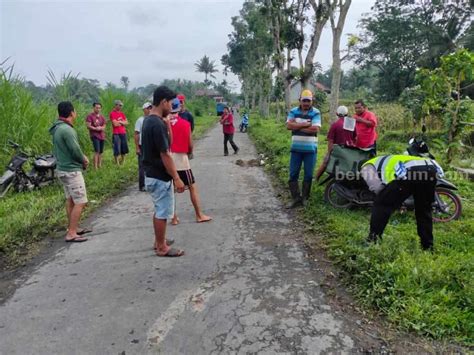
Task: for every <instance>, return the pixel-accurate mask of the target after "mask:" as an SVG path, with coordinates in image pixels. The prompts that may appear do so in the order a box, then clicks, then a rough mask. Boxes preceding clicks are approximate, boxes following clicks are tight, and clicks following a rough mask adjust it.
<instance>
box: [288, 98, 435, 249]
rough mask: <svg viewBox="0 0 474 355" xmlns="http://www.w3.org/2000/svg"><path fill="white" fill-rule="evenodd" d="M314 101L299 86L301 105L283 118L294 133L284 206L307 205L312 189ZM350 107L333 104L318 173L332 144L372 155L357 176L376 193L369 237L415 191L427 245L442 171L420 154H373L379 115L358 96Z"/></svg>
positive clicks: (316, 127) (375, 236) (373, 238)
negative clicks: (333, 115) (351, 110)
mask: <svg viewBox="0 0 474 355" xmlns="http://www.w3.org/2000/svg"><path fill="white" fill-rule="evenodd" d="M313 104H314V101H313V94H312V92H311V91H310V90H304V91H302V93H301V95H300V99H299V106H298V107H295V108H293V109H292V110H291V111H290V112H289V113H288V117H287V121H286V126H287V128H288V130H291V134H292V140H291V156H290V167H289V181H288V185H289V190H290V194H291V196H292V201H291V203H290V204H289V206H288V208H295V207H299V206H304V205H306V202H307V200H308V198H309V196H310V192H311V185H312V181H313V172H314V168H315V165H316V158H317V151H318V140H317V135H318V132H319V131H320V128H321V114H320V112H319V110H318V109H317V108H315V107H314V106H313ZM354 112H355V114H354V115H353V117H349V116H348V113H349V110H348V108H347V107H346V106H339V107H338V108H337V111H336V114H337V118H336V120H335V121H334V122H333V123H332V124H331V127H330V128H329V131H328V134H327V142H328V149H327V154H326V156H325V157H324V160H323V163H322V164H321V166H320V168H319V169H318V170H317V172H316V175H317V178H319V177H320V176H321V175H322V173H323V172H324V171H325V169H326V165H327V163H328V160H329V158H330V156H331V152H332V151H333V148H334V146H335V145H339V146H343V147H345V148H349V149H359V150H362V151H366V152H367V153H368V156H369V158H371V159H368V160H367V161H366V162H365V163H364V164H363V165H362V169H361V177H362V178H363V179H364V181H365V182H366V184H367V186H368V188H369V190H370V191H371V192H372V193H373V194H374V196H375V198H374V204H373V207H372V214H371V220H370V229H369V235H368V237H367V241H368V242H377V241H378V240H380V238H381V237H382V234H383V232H384V230H385V227H386V225H387V223H388V221H389V218H390V216H391V214H392V213H393V212H394V211H395V210H397V209H399V208H400V206H401V204H402V203H403V202H404V201H405V200H406V199H407V198H408V197H409V196H413V198H414V201H415V216H416V222H417V231H418V235H419V236H420V241H421V247H422V248H423V249H425V250H431V249H432V248H433V221H432V207H431V206H432V203H433V201H434V196H435V186H436V179H437V178H438V177H439V176H442V174H443V172H442V169H441V167H440V166H439V165H438V164H437V163H436V162H435V161H434V160H432V159H430V158H424V157H419V156H410V155H401V154H394V155H384V156H379V157H376V154H377V151H376V142H377V132H376V127H377V123H378V122H377V117H376V115H375V114H374V113H373V112H370V111H369V110H368V109H367V106H366V105H365V103H364V102H363V101H362V100H357V101H355V102H354ZM302 166H303V167H304V177H303V184H302V188H301V192H300V188H299V175H300V170H301V167H302Z"/></svg>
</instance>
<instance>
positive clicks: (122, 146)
mask: <svg viewBox="0 0 474 355" xmlns="http://www.w3.org/2000/svg"><path fill="white" fill-rule="evenodd" d="M122 106H123V103H122V101H120V100H115V101H114V109H113V110H112V112H111V113H110V116H109V117H110V121H112V142H113V147H114V159H115V163H116V164H119V165H122V164H123V161H124V159H125V155H126V154H128V143H127V130H126V128H125V127H126V126H127V125H128V121H127V117H125V114H124V113H123V112H122Z"/></svg>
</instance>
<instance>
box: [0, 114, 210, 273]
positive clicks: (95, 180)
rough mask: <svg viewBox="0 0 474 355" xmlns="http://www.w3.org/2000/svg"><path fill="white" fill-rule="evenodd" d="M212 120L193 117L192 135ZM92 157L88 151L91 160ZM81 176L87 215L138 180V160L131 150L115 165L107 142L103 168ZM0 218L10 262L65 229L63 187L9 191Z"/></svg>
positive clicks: (2, 251) (0, 237)
mask: <svg viewBox="0 0 474 355" xmlns="http://www.w3.org/2000/svg"><path fill="white" fill-rule="evenodd" d="M137 117H138V116H137ZM137 117H134V119H133V120H135V119H136V118H137ZM130 118H131V117H130ZM215 122H216V119H215V117H212V116H203V117H198V118H196V119H195V130H194V134H193V136H194V138H195V139H197V138H199V137H201V136H202V135H203V134H204V133H205V132H206V131H207V130H208V129H209V128H210V127H212V126H213V125H214V124H215ZM90 145H91V143H90V141H89V140H87V141H86V145H82V147H83V148H85V150H86V151H89V152H90ZM129 147H130V148H131V149H130V151H131V152H134V148H133V147H134V145H133V139H132V137H131V136H130V135H129ZM91 158H92V157H91V154H89V159H90V160H91V161H92V159H91ZM84 176H85V180H86V188H87V193H88V198H89V201H90V202H89V205H88V207H87V208H86V210H85V214H84V216H87V215H89V214H90V213H91V212H93V211H94V210H95V209H96V208H98V207H99V206H101V205H102V204H103V203H104V202H105V201H106V200H107V199H109V198H110V197H112V196H114V195H116V194H117V193H119V192H121V191H123V190H124V189H125V188H127V186H129V185H130V184H131V183H132V182H135V181H136V180H137V160H136V157H135V155H134V154H133V153H131V154H129V155H128V157H127V159H126V160H125V163H124V165H123V166H116V165H115V164H114V163H113V156H112V151H111V146H110V144H108V143H106V149H105V152H104V165H103V167H102V169H100V170H98V171H94V170H93V169H90V170H88V171H86V172H85V174H84ZM0 220H1V223H0V257H2V258H3V257H5V258H6V259H7V262H8V263H9V264H12V265H15V264H18V263H19V262H21V261H22V260H23V259H24V258H23V257H24V255H25V254H28V250H29V249H31V248H32V247H34V245H35V241H38V240H41V239H42V238H44V237H45V236H46V235H48V234H49V233H51V232H53V231H54V230H55V229H58V228H61V229H64V226H65V224H66V215H65V208H64V193H63V190H62V187H61V186H60V185H59V184H58V183H56V184H54V185H51V186H48V187H45V188H43V189H41V190H38V191H32V192H25V193H15V192H12V191H10V192H9V194H8V195H7V196H5V198H3V199H1V200H0Z"/></svg>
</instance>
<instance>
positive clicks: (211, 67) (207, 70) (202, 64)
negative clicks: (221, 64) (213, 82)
mask: <svg viewBox="0 0 474 355" xmlns="http://www.w3.org/2000/svg"><path fill="white" fill-rule="evenodd" d="M194 66H195V67H196V71H197V72H199V73H204V75H205V79H204V83H206V84H207V85H208V84H209V83H210V82H209V80H208V79H207V76H208V75H209V76H210V77H211V78H215V76H214V73H217V69H216V65H215V63H214V61H213V60H212V61H211V60H210V59H209V57H208V56H207V55H205V56H204V57H202V58H201V59H200V60H198V61H197V62H196V63H194Z"/></svg>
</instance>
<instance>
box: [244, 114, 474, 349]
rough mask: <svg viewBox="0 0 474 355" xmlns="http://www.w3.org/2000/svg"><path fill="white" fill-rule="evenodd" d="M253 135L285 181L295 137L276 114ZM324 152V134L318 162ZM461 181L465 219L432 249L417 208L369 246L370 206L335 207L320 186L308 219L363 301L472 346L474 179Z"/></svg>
mask: <svg viewBox="0 0 474 355" xmlns="http://www.w3.org/2000/svg"><path fill="white" fill-rule="evenodd" d="M250 134H251V136H252V138H253V139H254V141H255V142H256V144H257V146H258V148H259V150H260V151H262V152H264V153H266V154H268V155H269V157H270V159H269V160H270V162H271V165H270V168H271V170H272V171H273V173H275V174H276V175H277V178H278V180H279V181H280V182H281V183H283V184H284V185H285V186H286V181H287V179H288V166H289V147H290V135H289V133H288V131H287V130H286V128H285V127H284V125H283V124H282V123H281V122H279V123H278V122H275V120H273V119H267V120H263V119H260V120H253V122H252V129H251V130H250ZM390 146H391V145H390V144H389V142H386V147H390ZM325 152H326V142H325V138H324V136H322V137H320V143H319V150H318V162H319V163H320V162H321V160H322V157H323V156H324V154H325ZM380 153H381V154H383V153H384V152H383V151H381V152H380ZM387 153H391V152H390V151H387ZM455 183H456V184H457V185H458V187H459V189H460V190H459V193H460V195H461V197H462V199H463V215H462V217H461V219H460V220H458V221H453V222H449V223H440V224H435V226H434V235H435V252H434V253H433V254H431V253H427V252H423V251H422V250H421V249H420V247H419V238H418V236H417V233H416V222H415V220H414V217H413V213H405V214H399V213H396V214H394V215H393V216H392V218H391V220H390V223H389V225H388V226H387V229H386V231H385V233H384V238H383V240H382V242H381V243H379V244H377V245H371V246H367V245H366V244H365V238H366V237H367V235H368V225H369V218H370V210H368V209H345V210H341V209H333V208H331V207H330V206H328V205H327V204H326V203H325V202H324V200H323V191H324V187H317V186H315V187H314V188H313V192H312V196H311V199H310V204H309V206H308V207H307V208H305V210H304V211H303V212H302V217H303V218H304V219H305V221H306V222H307V226H308V228H309V230H312V231H314V232H315V234H314V235H313V236H312V237H310V238H309V242H310V244H311V243H313V245H314V246H315V247H317V248H319V247H321V246H322V247H325V248H327V250H328V253H329V255H330V256H331V257H332V258H333V260H334V261H335V262H336V263H337V264H338V265H339V266H340V267H341V268H342V269H343V270H345V271H346V273H345V275H346V279H347V282H348V285H349V286H350V287H351V288H352V289H353V292H354V294H355V295H356V296H357V297H358V299H359V301H360V302H361V303H363V304H365V305H367V306H370V307H374V308H375V309H377V310H379V311H380V312H381V313H383V314H385V315H386V316H387V317H388V318H389V319H390V320H392V321H393V322H394V323H395V324H397V325H398V326H399V327H400V328H402V329H408V330H413V331H416V332H417V333H419V334H422V335H427V336H430V337H433V338H437V339H446V340H453V339H454V340H457V341H459V342H462V343H464V344H468V345H473V344H474V184H473V183H472V182H469V181H467V180H457V181H455ZM317 236H324V237H322V239H320V238H318V237H317Z"/></svg>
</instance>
